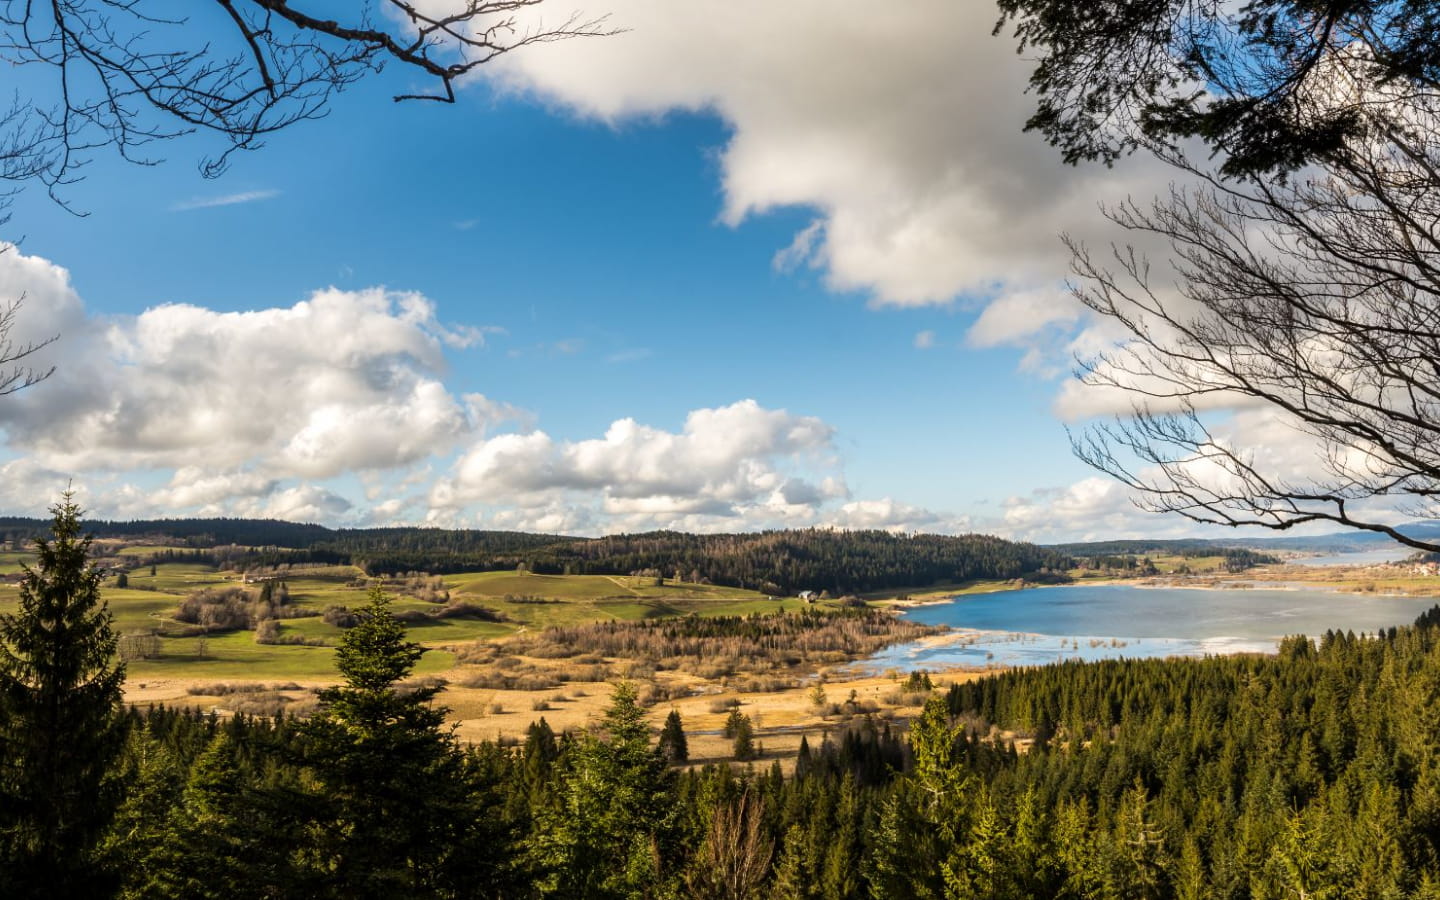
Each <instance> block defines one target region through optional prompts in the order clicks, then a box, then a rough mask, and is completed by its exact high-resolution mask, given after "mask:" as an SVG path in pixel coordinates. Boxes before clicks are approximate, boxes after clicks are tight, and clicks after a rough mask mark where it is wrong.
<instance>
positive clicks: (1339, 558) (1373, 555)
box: [1286, 544, 1417, 566]
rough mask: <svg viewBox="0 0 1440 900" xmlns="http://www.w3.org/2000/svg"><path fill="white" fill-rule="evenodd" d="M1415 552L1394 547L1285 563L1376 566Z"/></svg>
mask: <svg viewBox="0 0 1440 900" xmlns="http://www.w3.org/2000/svg"><path fill="white" fill-rule="evenodd" d="M1416 552H1417V551H1416V550H1414V549H1412V548H1410V547H1402V546H1400V545H1398V544H1397V545H1395V546H1393V547H1384V548H1380V549H1376V550H1356V551H1353V552H1350V553H1334V554H1330V555H1327V556H1299V557H1296V558H1295V559H1288V560H1286V562H1288V563H1290V564H1291V565H1296V566H1377V565H1381V564H1383V563H1389V562H1397V561H1399V560H1402V559H1404V558H1405V557H1407V556H1413V555H1415V553H1416Z"/></svg>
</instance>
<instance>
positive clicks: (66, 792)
mask: <svg viewBox="0 0 1440 900" xmlns="http://www.w3.org/2000/svg"><path fill="white" fill-rule="evenodd" d="M51 512H52V513H53V514H54V517H55V518H54V522H53V524H52V526H51V531H52V537H51V538H50V539H49V540H46V539H44V538H40V539H37V540H36V542H35V549H36V556H37V559H36V562H35V565H34V566H33V567H32V566H26V567H25V572H24V576H23V577H22V579H21V581H20V602H19V607H18V609H17V610H16V612H14V613H11V614H6V615H3V616H0V792H3V796H0V851H3V853H4V859H5V864H4V865H3V866H0V894H3V895H5V896H12V897H15V896H54V897H78V896H91V895H96V894H98V893H100V892H101V891H102V890H103V888H102V882H103V878H104V876H103V869H102V866H101V865H100V863H99V862H98V858H97V854H96V853H95V848H96V845H97V842H98V841H99V839H100V837H101V834H102V833H103V831H104V830H105V828H106V826H107V825H108V824H109V822H110V819H111V818H112V816H113V815H114V812H115V809H116V807H117V806H118V804H119V802H120V799H121V789H122V785H121V780H120V778H119V775H118V768H119V767H118V766H117V765H116V763H117V760H118V758H119V756H120V754H121V752H122V750H123V748H124V741H125V737H124V726H123V723H122V720H121V718H120V716H119V709H120V702H121V690H120V689H121V685H122V683H123V682H124V680H125V668H124V666H123V664H121V663H119V662H117V660H116V655H115V649H116V644H117V638H116V635H115V631H114V628H113V627H112V620H111V616H110V610H109V608H108V607H107V606H106V604H105V602H104V601H103V600H101V598H100V577H101V576H100V572H99V571H98V570H96V569H95V568H94V567H93V566H91V565H90V563H89V559H88V553H89V549H90V538H89V537H85V536H82V535H81V532H80V508H79V507H78V506H77V505H76V504H75V501H74V497H73V495H72V494H70V493H69V492H66V493H65V495H64V496H63V498H62V499H61V501H60V502H59V503H57V504H56V505H55V506H54V507H52V509H51Z"/></svg>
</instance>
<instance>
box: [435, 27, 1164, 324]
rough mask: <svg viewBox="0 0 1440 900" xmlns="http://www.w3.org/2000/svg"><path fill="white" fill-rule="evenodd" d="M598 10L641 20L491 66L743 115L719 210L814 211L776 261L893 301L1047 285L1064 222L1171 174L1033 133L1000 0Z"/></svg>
mask: <svg viewBox="0 0 1440 900" xmlns="http://www.w3.org/2000/svg"><path fill="white" fill-rule="evenodd" d="M437 2H438V0H437ZM589 11H591V12H602V13H608V14H610V22H611V23H612V24H614V25H616V26H618V27H622V28H626V29H628V31H627V32H626V33H624V34H621V35H617V36H615V37H612V38H607V39H605V40H595V41H580V42H573V41H572V42H564V43H562V44H559V45H554V46H548V47H547V46H542V47H533V48H527V51H526V52H525V53H520V54H514V55H513V56H507V57H505V58H504V59H502V60H500V61H498V63H497V64H496V65H492V66H487V67H485V68H486V71H485V77H488V78H490V79H492V82H493V83H495V84H498V85H500V86H501V87H502V88H507V89H510V90H513V91H518V92H524V93H527V94H531V95H535V96H539V97H541V98H543V99H544V100H545V101H547V102H550V103H552V104H555V105H558V106H560V107H562V108H564V109H567V110H570V111H573V112H575V113H578V114H580V115H583V116H587V117H593V118H596V119H600V120H604V121H608V122H614V123H619V122H625V121H630V120H636V119H638V120H642V121H643V120H645V119H647V118H652V117H656V116H663V115H664V114H665V113H667V112H669V111H671V110H705V111H711V112H714V113H715V114H717V115H719V116H720V117H722V118H723V119H724V120H725V121H726V122H727V123H728V124H729V125H730V127H731V129H732V132H731V136H730V137H729V139H728V141H727V143H726V144H725V146H724V147H723V148H722V149H721V151H720V153H719V160H720V167H721V175H722V180H723V189H724V200H723V206H722V209H721V210H720V216H721V219H722V220H723V221H725V222H727V223H731V224H735V223H739V222H741V221H743V220H745V219H746V218H747V217H750V216H753V215H758V214H763V213H765V212H767V211H770V210H774V209H777V208H781V207H797V206H798V207H807V208H812V209H814V210H816V211H817V213H818V216H817V217H816V219H815V220H814V221H813V222H812V223H810V224H809V225H808V226H807V227H806V228H804V229H803V230H801V231H800V232H799V233H798V234H797V235H796V236H795V239H794V241H793V242H792V243H791V244H790V245H789V246H788V247H785V248H782V249H780V250H779V252H777V254H776V257H775V264H776V266H777V268H781V269H792V268H795V267H798V266H804V265H809V266H814V267H818V268H820V269H822V270H823V271H824V273H825V277H826V279H827V281H828V283H829V285H830V286H832V287H834V288H836V289H840V290H862V291H866V292H869V293H870V294H871V295H872V296H873V297H874V298H875V300H876V301H877V302H879V303H882V304H896V305H917V304H930V303H940V302H948V301H950V300H952V299H953V298H955V297H956V296H957V295H972V296H977V297H981V298H989V297H994V296H1004V295H1006V294H1008V293H1011V292H1013V291H1017V290H1032V289H1035V288H1036V287H1038V286H1046V285H1053V284H1054V283H1056V282H1057V281H1058V280H1059V279H1061V278H1063V276H1064V274H1065V271H1066V253H1065V251H1064V249H1063V248H1062V247H1061V245H1060V243H1059V240H1058V239H1057V237H1056V235H1057V234H1058V233H1060V232H1062V231H1068V232H1072V233H1075V234H1077V236H1079V237H1081V238H1083V237H1084V236H1085V235H1086V234H1087V233H1092V232H1093V231H1094V229H1095V227H1096V223H1097V220H1098V219H1099V216H1098V214H1097V209H1096V201H1097V198H1104V197H1109V198H1120V197H1124V196H1125V195H1126V194H1127V193H1134V194H1137V195H1148V194H1153V193H1154V187H1155V186H1157V185H1163V184H1164V183H1165V182H1166V181H1167V180H1168V177H1169V176H1168V174H1167V173H1165V172H1162V171H1161V170H1160V168H1159V167H1158V166H1157V165H1154V164H1152V163H1149V162H1148V161H1141V160H1127V161H1126V163H1125V164H1124V165H1122V166H1119V167H1117V168H1116V169H1114V170H1107V169H1103V168H1100V167H1089V168H1078V169H1077V168H1071V167H1067V166H1064V165H1063V164H1061V163H1060V162H1059V160H1058V156H1057V154H1056V152H1055V151H1054V150H1053V149H1051V148H1050V147H1048V146H1046V145H1045V144H1044V142H1043V141H1042V140H1041V139H1040V138H1039V137H1037V136H1036V135H1033V134H1025V133H1023V126H1024V121H1025V118H1026V117H1027V115H1028V114H1029V109H1028V103H1027V102H1026V100H1025V97H1024V91H1025V85H1026V80H1027V78H1028V74H1029V63H1028V62H1027V61H1026V60H1025V59H1024V58H1022V57H1020V56H1018V55H1017V54H1016V53H1015V47H1014V42H1013V41H1012V40H1010V39H1008V38H1005V37H992V36H991V29H992V27H993V26H994V23H995V19H996V17H997V13H996V10H995V8H994V7H993V6H992V5H990V4H986V3H954V2H951V0H913V2H907V3H902V4H893V5H891V6H888V7H886V8H885V10H884V11H883V13H880V14H877V13H876V11H875V9H874V8H873V7H872V6H869V5H864V4H861V3H859V2H854V0H848V2H838V3H837V2H834V0H794V2H788V3H784V4H773V3H764V2H761V0H739V2H737V0H695V2H689V3H674V2H671V0H605V2H603V3H600V2H598V0H596V2H594V3H593V4H592V9H590V10H589Z"/></svg>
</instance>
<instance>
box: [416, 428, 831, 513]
mask: <svg viewBox="0 0 1440 900" xmlns="http://www.w3.org/2000/svg"><path fill="white" fill-rule="evenodd" d="M833 434H834V429H832V428H831V427H830V426H829V425H827V424H825V423H824V422H823V421H821V420H819V419H817V418H814V417H809V416H796V415H793V414H791V413H788V412H786V411H784V410H772V409H766V408H764V407H762V406H760V405H759V404H758V403H756V402H755V401H754V400H743V401H740V402H738V403H733V404H731V405H729V406H724V407H719V408H715V409H698V410H694V411H693V412H691V413H690V414H689V415H688V416H686V419H685V424H684V426H683V428H682V429H681V430H680V431H679V432H670V431H665V430H663V429H658V428H654V427H651V426H648V425H642V424H641V423H639V422H636V421H635V420H634V419H620V420H618V421H616V422H614V423H612V424H611V425H610V427H609V428H608V429H607V430H606V432H605V435H604V436H603V437H600V438H593V439H589V440H580V441H556V440H554V439H553V438H551V437H550V436H549V435H548V434H546V433H544V432H542V431H532V432H529V433H524V434H501V435H496V436H495V437H492V438H489V439H486V440H483V441H480V442H478V443H476V444H475V445H474V446H472V447H471V448H470V449H469V450H468V451H467V452H465V453H464V454H463V455H462V456H461V458H460V459H459V461H458V462H457V463H456V465H455V468H454V471H453V474H452V477H450V478H448V479H441V480H440V481H439V482H437V483H436V485H435V487H434V489H433V491H432V493H431V505H432V506H434V507H437V508H441V509H444V508H458V507H464V506H466V505H469V504H474V503H481V504H489V505H502V504H504V505H513V506H518V507H521V508H525V509H529V510H532V511H533V510H546V512H545V513H544V514H545V515H549V516H553V513H554V512H555V510H556V508H557V505H558V504H560V503H562V502H566V503H568V504H569V505H570V506H572V507H580V508H588V509H590V510H592V513H593V514H592V515H591V516H589V517H587V518H583V519H576V520H575V522H576V524H577V525H578V524H581V523H582V522H593V521H598V520H599V519H601V518H603V519H606V520H617V521H622V522H626V523H639V522H648V523H650V525H651V527H659V526H661V525H668V524H669V523H673V522H676V521H680V520H687V519H690V518H693V517H717V518H722V519H731V520H736V519H739V520H742V521H741V522H738V523H737V522H735V521H732V522H731V527H745V526H744V524H743V520H744V518H745V517H746V516H747V515H750V514H752V513H755V512H757V511H760V510H761V509H762V508H771V509H772V510H773V511H777V512H776V514H780V515H783V512H779V510H783V508H784V507H795V506H800V507H813V506H816V505H819V504H821V503H824V502H826V501H827V500H828V499H830V498H831V497H832V496H834V495H835V494H836V493H837V492H843V480H841V479H839V478H838V477H836V476H835V475H834V474H833V473H829V474H828V480H823V479H822V480H815V479H807V478H806V477H805V475H806V474H807V473H809V472H811V471H822V472H825V471H826V470H829V469H833V468H834V467H835V461H834V458H833V448H832V446H831V439H832V437H833ZM712 530H713V529H712Z"/></svg>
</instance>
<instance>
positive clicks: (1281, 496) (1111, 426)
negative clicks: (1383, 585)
mask: <svg viewBox="0 0 1440 900" xmlns="http://www.w3.org/2000/svg"><path fill="white" fill-rule="evenodd" d="M1375 111H1376V114H1375V117H1374V121H1373V122H1372V126H1373V127H1371V128H1369V129H1367V134H1368V135H1371V136H1372V137H1371V138H1367V140H1365V141H1362V142H1357V143H1356V144H1355V145H1354V146H1352V147H1351V148H1350V149H1349V151H1348V152H1347V153H1346V154H1344V155H1343V156H1341V157H1337V158H1336V159H1335V160H1334V161H1332V162H1331V163H1329V164H1328V165H1327V166H1326V167H1325V168H1323V169H1320V168H1314V167H1312V168H1311V169H1309V170H1306V172H1305V173H1304V177H1296V178H1291V179H1288V180H1285V181H1281V182H1276V181H1271V180H1266V179H1263V178H1258V177H1257V178H1252V179H1247V180H1243V181H1235V180H1223V179H1221V178H1219V177H1217V176H1214V175H1212V174H1210V173H1209V172H1207V171H1205V170H1202V169H1200V168H1198V167H1196V166H1194V165H1191V164H1190V163H1189V162H1188V161H1186V160H1185V159H1184V158H1183V157H1181V156H1179V155H1178V154H1170V155H1168V156H1167V158H1168V159H1169V160H1170V161H1171V162H1173V163H1175V164H1176V165H1177V166H1180V167H1181V168H1182V169H1183V170H1185V171H1186V172H1187V173H1188V174H1190V175H1192V176H1194V177H1196V178H1198V179H1199V181H1200V183H1201V185H1202V186H1201V187H1200V188H1199V189H1194V190H1178V189H1177V190H1172V192H1171V194H1170V196H1169V197H1167V198H1162V199H1160V200H1157V201H1155V202H1154V203H1152V204H1150V205H1148V206H1143V207H1142V206H1140V205H1138V204H1136V203H1133V202H1127V203H1125V204H1123V205H1121V206H1120V207H1118V208H1115V209H1112V210H1110V211H1109V215H1110V217H1111V219H1112V220H1113V221H1114V222H1116V223H1117V224H1118V225H1120V226H1121V227H1122V228H1124V229H1126V230H1127V231H1130V232H1134V233H1137V234H1144V235H1150V236H1155V237H1159V238H1161V239H1163V240H1164V241H1165V242H1167V243H1168V244H1169V245H1170V247H1171V248H1172V251H1173V255H1172V274H1173V283H1170V284H1167V283H1161V282H1160V281H1159V280H1158V279H1157V278H1156V276H1155V275H1154V273H1153V272H1152V271H1151V269H1150V266H1149V264H1148V262H1147V261H1146V260H1145V259H1144V258H1142V257H1141V256H1140V255H1139V254H1138V253H1136V252H1135V251H1134V250H1133V249H1131V248H1128V247H1119V248H1115V249H1114V251H1113V253H1112V256H1111V259H1110V260H1109V261H1108V262H1102V261H1099V260H1097V259H1096V258H1095V257H1094V256H1092V254H1090V253H1089V252H1088V251H1087V250H1086V249H1085V248H1084V247H1081V246H1078V245H1075V244H1072V245H1071V249H1072V252H1073V254H1074V257H1073V258H1074V266H1075V271H1076V273H1077V274H1078V276H1079V280H1078V282H1077V284H1076V285H1075V288H1074V291H1075V294H1076V296H1077V297H1078V298H1079V299H1080V300H1081V301H1082V302H1083V303H1085V305H1087V306H1088V307H1090V309H1092V310H1094V311H1095V312H1097V313H1099V314H1100V315H1101V316H1103V317H1106V318H1108V319H1111V320H1114V321H1116V322H1118V323H1119V324H1120V325H1122V326H1123V327H1124V329H1125V331H1126V332H1127V333H1128V338H1127V339H1126V340H1125V341H1123V342H1122V343H1120V344H1119V345H1117V346H1115V347H1113V348H1112V349H1111V350H1109V351H1107V352H1105V353H1102V354H1100V355H1097V356H1095V357H1093V358H1090V359H1086V360H1082V362H1081V371H1080V373H1079V374H1080V376H1081V378H1082V380H1083V381H1085V382H1086V383H1087V384H1090V385H1093V386H1098V387H1104V388H1108V389H1112V390H1118V391H1121V392H1123V393H1124V394H1126V395H1128V396H1130V397H1131V398H1132V402H1133V408H1132V409H1131V411H1130V413H1129V414H1128V415H1125V416H1121V417H1118V418H1116V419H1114V420H1113V421H1111V422H1109V423H1103V424H1098V425H1092V426H1090V427H1089V428H1087V429H1086V430H1084V431H1083V432H1082V433H1080V434H1078V435H1073V436H1072V443H1073V445H1074V448H1075V452H1076V453H1077V454H1078V455H1079V456H1080V458H1081V459H1083V460H1085V461H1086V462H1088V463H1089V464H1090V465H1092V466H1094V467H1096V468H1097V469H1100V470H1101V471H1104V472H1106V473H1108V474H1110V475H1112V476H1114V477H1116V478H1118V479H1119V480H1121V481H1122V482H1124V483H1125V484H1127V485H1129V486H1130V487H1131V488H1132V489H1134V490H1136V491H1137V492H1139V494H1140V496H1141V497H1142V498H1143V499H1142V501H1141V502H1142V505H1144V506H1145V507H1146V508H1149V509H1153V510H1157V511H1165V512H1174V513H1179V514H1180V515H1182V516H1185V517H1187V518H1190V519H1192V520H1194V521H1197V522H1207V523H1218V524H1223V525H1231V526H1238V525H1261V526H1264V527H1268V528H1276V529H1288V528H1293V527H1295V526H1297V525H1302V524H1307V523H1311V522H1332V523H1335V524H1337V525H1343V526H1346V527H1350V528H1358V529H1363V530H1368V531H1375V532H1379V533H1382V534H1386V535H1389V536H1390V537H1392V538H1394V539H1395V540H1397V541H1399V542H1401V543H1403V544H1407V545H1409V546H1412V547H1416V548H1419V549H1424V550H1440V543H1437V542H1435V541H1433V540H1428V541H1427V540H1417V539H1414V538H1411V537H1409V536H1407V535H1405V534H1403V533H1402V532H1400V531H1399V530H1397V529H1396V528H1394V527H1393V526H1392V525H1390V524H1388V523H1387V522H1386V521H1385V518H1386V517H1385V516H1383V515H1379V516H1377V509H1376V507H1377V505H1383V504H1384V503H1385V502H1386V501H1398V502H1399V503H1401V504H1402V505H1403V507H1404V509H1405V511H1407V512H1409V513H1410V514H1412V515H1420V516H1433V515H1436V514H1437V511H1440V502H1437V501H1440V179H1437V178H1436V172H1437V171H1440V129H1437V127H1436V125H1437V123H1440V117H1437V112H1440V103H1437V102H1436V98H1435V97H1434V96H1433V95H1431V94H1429V93H1420V92H1412V93H1410V94H1407V95H1405V96H1403V97H1394V96H1392V97H1390V98H1389V102H1387V103H1385V104H1377V106H1376V110H1375ZM1375 135H1381V137H1379V138H1375V137H1373V136H1375ZM1162 155H1165V154H1164V152H1163V151H1162ZM1241 406H1258V407H1263V408H1267V409H1270V410H1272V411H1275V412H1278V413H1280V414H1281V415H1282V416H1283V418H1284V419H1285V420H1286V421H1288V422H1292V423H1294V427H1295V428H1296V429H1298V430H1299V431H1300V432H1302V433H1303V434H1306V435H1308V436H1310V438H1312V439H1313V441H1314V443H1315V446H1316V447H1317V448H1318V451H1317V452H1318V456H1317V459H1316V462H1317V463H1318V464H1319V466H1318V471H1320V472H1322V473H1323V474H1321V475H1320V476H1318V477H1317V476H1315V475H1314V474H1310V475H1301V474H1296V473H1295V472H1293V471H1292V472H1286V471H1285V470H1283V469H1282V468H1281V467H1279V466H1278V465H1277V464H1276V463H1275V462H1274V461H1273V460H1271V459H1269V458H1268V457H1267V454H1266V453H1264V451H1265V450H1266V449H1267V448H1266V447H1264V446H1263V445H1259V444H1255V443H1253V442H1252V443H1251V444H1250V445H1248V446H1247V445H1245V436H1244V435H1241V436H1240V437H1239V438H1238V439H1235V438H1232V439H1230V440H1222V439H1220V438H1218V437H1216V435H1215V434H1214V433H1213V432H1212V429H1211V425H1210V422H1211V420H1213V418H1214V417H1215V415H1217V414H1216V413H1214V412H1212V411H1211V410H1214V409H1217V408H1225V409H1234V408H1238V407H1241ZM1377 501H1379V503H1377ZM1391 505H1393V504H1391Z"/></svg>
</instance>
